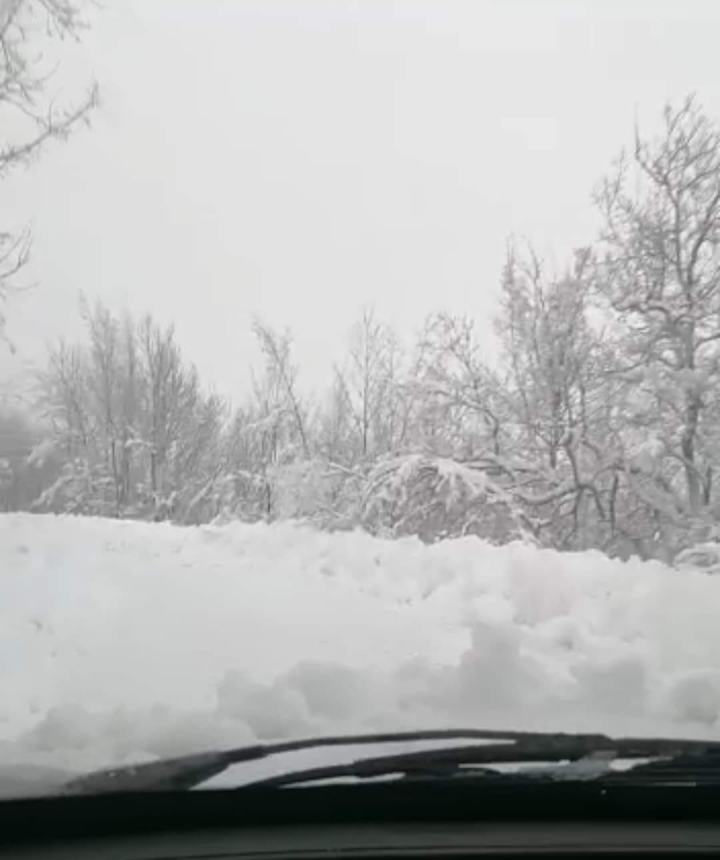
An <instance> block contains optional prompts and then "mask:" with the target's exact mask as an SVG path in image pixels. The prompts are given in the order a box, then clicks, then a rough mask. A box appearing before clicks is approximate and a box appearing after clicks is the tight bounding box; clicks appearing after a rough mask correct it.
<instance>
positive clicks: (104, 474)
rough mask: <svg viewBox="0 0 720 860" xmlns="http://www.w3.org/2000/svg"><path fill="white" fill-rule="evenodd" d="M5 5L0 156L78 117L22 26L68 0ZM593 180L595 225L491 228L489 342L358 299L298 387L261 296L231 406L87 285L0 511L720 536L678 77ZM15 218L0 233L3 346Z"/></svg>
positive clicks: (16, 429)
mask: <svg viewBox="0 0 720 860" xmlns="http://www.w3.org/2000/svg"><path fill="white" fill-rule="evenodd" d="M40 9H42V12H43V15H44V17H43V18H42V19H41V18H38V12H39V10H40ZM41 20H42V21H43V22H44V23H43V24H42V26H40V25H39V24H38V21H41ZM0 25H1V26H0V47H1V48H2V51H0V56H1V57H2V59H1V60H0V64H1V65H2V67H3V75H2V79H1V80H0V107H1V108H2V111H3V118H4V127H5V128H6V130H13V129H14V130H15V132H16V134H15V136H14V137H13V136H12V135H11V136H10V137H8V138H7V139H6V140H5V142H4V144H3V146H2V148H1V149H0V179H1V178H3V177H4V176H6V175H7V174H8V173H9V172H11V171H13V170H16V169H17V168H18V167H21V166H25V165H27V164H28V163H30V162H31V161H32V159H33V158H34V157H35V156H36V155H37V153H38V152H39V151H40V150H41V149H42V148H44V147H45V146H46V144H48V142H50V141H53V140H57V139H64V138H66V137H68V136H69V135H70V134H71V133H73V132H74V131H75V130H76V128H77V127H78V126H80V125H82V124H84V123H85V122H86V121H87V119H88V117H89V116H90V115H91V113H92V111H93V110H94V108H95V106H96V102H97V87H96V85H95V84H91V85H90V86H89V87H88V89H87V91H86V92H84V93H79V94H78V95H77V96H76V98H75V99H74V100H72V101H70V102H67V103H65V104H58V102H57V100H56V98H55V97H54V96H53V94H52V92H51V90H50V82H51V81H52V79H53V75H54V73H55V66H54V65H52V64H48V62H47V61H45V60H44V59H43V58H44V54H43V53H42V50H40V49H39V47H38V46H39V45H40V46H42V44H45V43H47V44H49V43H53V42H57V43H62V42H63V41H64V40H67V38H68V37H76V36H77V35H78V34H79V33H80V32H81V30H82V28H83V26H84V21H83V19H82V17H81V15H80V7H79V6H77V5H76V4H75V3H74V2H73V0H44V2H43V3H42V4H38V3H37V2H35V0H14V2H13V3H11V4H8V6H7V8H6V10H5V12H4V17H3V18H2V20H1V21H0ZM38 40H40V42H38ZM70 41H72V39H71V40H70ZM6 137H7V135H6ZM600 167H602V166H600ZM590 179H592V177H591V178H590ZM594 201H595V204H596V207H597V212H598V215H599V223H600V225H601V227H600V229H599V231H598V234H597V235H596V236H595V237H589V241H588V243H587V244H586V245H585V246H584V247H582V248H577V249H576V250H575V252H574V254H573V255H572V258H571V259H569V260H567V261H566V263H565V265H564V266H560V267H558V266H550V265H548V264H547V263H546V262H545V261H544V260H543V259H542V258H541V255H539V254H538V253H537V252H536V251H535V250H534V249H533V247H532V245H531V244H529V243H527V242H520V241H516V240H512V241H509V242H508V247H507V251H506V256H505V262H504V265H503V267H502V271H501V272H499V273H498V277H499V279H500V301H499V304H498V307H497V310H496V315H495V320H494V325H495V333H496V338H497V348H496V345H493V348H492V349H488V344H487V343H486V342H483V337H482V336H481V335H480V334H479V331H480V328H479V327H478V326H477V322H476V321H474V320H472V319H470V318H466V317H458V316H454V315H451V314H447V313H436V314H433V315H432V316H430V317H429V318H428V319H427V320H426V321H425V324H424V326H423V327H422V330H421V331H420V332H418V333H417V336H416V337H415V338H414V340H413V341H412V342H407V340H406V339H404V338H401V337H400V336H399V335H398V334H397V333H396V332H395V331H393V329H392V328H391V327H390V326H389V325H388V324H387V323H386V322H385V321H383V319H382V318H381V317H380V316H379V315H378V314H377V313H376V312H375V311H373V310H372V309H366V310H365V311H364V312H363V313H362V314H361V315H360V318H359V319H358V320H357V321H356V323H355V324H354V326H353V327H352V329H351V331H350V332H349V333H348V348H347V354H346V355H345V356H344V358H342V359H341V360H340V361H339V362H338V363H337V365H336V366H334V367H333V372H332V382H331V384H330V385H329V386H328V387H327V390H322V391H315V392H314V393H313V394H312V395H311V396H309V395H308V394H307V388H306V386H305V384H304V381H303V379H302V375H301V373H302V368H300V367H299V366H298V363H297V361H296V359H295V356H294V354H293V339H292V333H291V332H287V331H280V330H276V329H274V328H273V327H272V326H271V325H269V324H268V323H267V322H266V321H263V320H259V319H258V320H255V321H254V322H253V323H252V328H251V331H248V332H247V336H248V337H254V338H255V339H256V341H257V344H258V346H259V348H260V353H261V355H262V364H261V366H259V367H257V368H255V369H254V373H253V377H252V379H253V382H252V386H251V390H250V391H249V392H247V394H246V397H245V400H244V402H241V403H240V404H239V405H233V406H231V405H230V404H229V403H227V402H225V401H224V400H223V399H222V398H221V397H219V396H217V395H215V394H212V393H210V391H209V389H208V388H207V387H206V385H205V383H204V381H203V380H201V379H200V378H199V376H198V373H197V371H196V369H195V368H194V367H193V365H192V363H191V362H190V361H188V358H187V356H185V355H183V354H182V351H181V349H180V345H179V343H178V340H177V338H176V337H175V334H174V331H173V327H172V325H171V324H170V321H169V320H165V319H164V320H158V319H153V318H151V317H149V316H144V317H139V318H138V317H132V316H130V315H128V314H123V313H117V312H115V311H114V310H112V309H110V308H107V307H103V306H101V305H99V304H92V303H84V304H83V305H82V307H80V308H79V312H80V313H81V314H82V318H83V321H84V331H85V337H84V338H83V340H82V341H81V342H76V343H74V342H60V343H57V344H55V345H54V346H53V347H52V348H51V349H50V351H49V354H48V355H47V357H46V360H45V363H44V367H43V368H42V371H41V372H40V373H39V374H38V378H37V385H36V386H35V392H36V393H35V394H34V395H33V398H32V402H27V403H25V404H24V406H23V407H22V409H20V408H17V407H14V406H8V405H6V406H3V407H2V409H1V410H0V510H4V511H13V510H27V511H37V512H65V513H74V514H82V515H93V516H105V517H115V518H137V519H143V520H151V521H171V522H175V523H179V524H199V523H208V522H213V521H227V520H230V519H240V520H243V521H247V522H257V521H274V520H278V519H300V520H304V521H307V522H310V523H312V524H314V525H315V526H317V527H319V528H324V529H334V530H337V529H353V528H363V529H365V530H367V531H369V532H370V533H372V534H377V535H384V536H389V537H400V536H404V535H416V536H418V537H419V538H420V539H422V540H423V541H425V542H434V541H437V540H440V539H443V538H453V537H459V536H463V535H477V536H480V537H482V538H485V539H487V540H489V541H492V542H495V543H505V542H508V541H511V540H514V539H518V538H520V539H523V540H527V541H532V542H534V543H536V544H538V545H540V546H548V547H554V548H557V549H561V550H578V549H588V548H594V549H598V550H601V551H602V552H604V553H607V554H609V555H612V556H618V557H621V558H627V557H629V556H631V555H638V556H640V557H642V558H660V559H662V560H665V561H672V560H674V559H676V558H677V557H678V554H679V553H681V552H683V551H686V550H687V549H688V548H690V547H693V546H695V545H697V544H702V543H705V542H708V541H711V542H712V541H715V540H716V539H720V535H719V534H718V523H720V490H719V489H718V482H717V481H716V480H715V476H716V474H717V472H718V468H719V467H720V444H719V441H720V125H719V124H718V122H717V120H716V119H714V118H713V117H711V116H708V115H707V114H706V113H705V112H704V110H703V108H702V105H700V104H699V102H698V101H697V100H696V99H695V98H693V97H688V98H686V99H685V100H684V101H681V102H679V103H674V104H668V105H667V106H666V108H665V109H664V111H663V113H662V117H661V122H660V124H659V126H658V131H657V132H655V131H654V132H653V133H652V134H647V133H645V132H643V131H642V130H641V129H638V128H636V130H635V138H634V146H633V147H632V148H631V150H630V151H628V152H621V153H620V155H619V156H618V157H617V159H616V160H615V162H614V163H613V164H612V165H611V166H610V168H609V170H608V171H607V173H606V175H605V176H604V178H603V179H601V181H600V182H599V183H598V184H597V185H596V187H595V192H594ZM30 240H31V237H30V235H29V234H28V233H27V232H25V231H20V232H12V231H5V232H1V233H0V348H2V349H9V348H10V344H9V342H8V341H7V333H6V331H5V330H6V325H5V317H6V315H7V314H9V313H11V312H12V309H13V301H12V299H13V294H14V291H15V289H16V276H17V274H18V273H19V272H21V271H22V270H23V268H24V266H25V263H26V262H27V259H28V255H29V251H30V244H31V242H30ZM39 288H40V289H42V288H44V286H43V285H41V286H40V287H39ZM484 288H485V289H486V288H487V285H482V284H478V290H482V289H484ZM491 356H492V359H491Z"/></svg>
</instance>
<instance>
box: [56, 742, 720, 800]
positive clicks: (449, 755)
mask: <svg viewBox="0 0 720 860" xmlns="http://www.w3.org/2000/svg"><path fill="white" fill-rule="evenodd" d="M459 739H464V740H476V741H486V743H484V744H473V745H471V746H468V745H463V746H453V747H448V748H440V749H428V750H421V751H418V752H410V753H394V754H388V755H381V756H375V757H366V758H361V759H358V760H356V761H353V762H350V763H347V764H339V765H326V766H319V767H314V768H308V769H305V770H297V771H289V772H287V773H283V774H280V775H278V776H272V777H265V778H261V779H257V780H253V781H252V782H250V783H245V784H243V785H242V786H240V788H239V789H238V790H242V789H245V788H256V787H259V786H265V787H269V786H275V787H280V786H288V785H293V784H297V783H302V782H312V781H317V780H329V779H334V778H338V777H357V778H372V777H380V776H388V775H393V774H400V775H404V776H436V777H438V776H440V777H445V776H451V775H452V776H456V775H458V773H462V770H461V769H462V768H463V767H467V766H472V765H485V766H486V767H485V768H483V769H482V770H481V771H480V773H482V774H483V775H484V776H493V775H494V776H497V777H499V778H505V776H504V775H503V774H501V773H499V772H497V771H493V770H492V769H491V768H490V767H489V766H490V765H499V764H531V763H533V762H546V763H549V762H566V761H570V762H577V761H579V760H581V759H588V758H592V757H598V756H604V757H606V758H608V760H611V759H612V760H614V759H626V760H628V759H629V760H632V759H640V760H643V761H645V760H647V759H653V758H666V759H673V758H675V757H677V756H682V755H688V754H692V755H693V757H696V756H702V755H703V754H705V753H707V752H708V751H713V752H715V753H716V754H717V755H720V742H713V741H697V740H681V739H678V740H675V739H663V738H610V737H607V736H605V735H596V734H557V733H542V732H503V731H486V730H482V729H445V730H437V731H417V732H393V733H384V734H363V735H338V736H330V737H319V738H309V739H304V740H293V741H283V742H280V743H272V744H256V745H253V746H245V747H237V748H235V749H229V750H218V751H215V752H208V753H198V754H195V755H189V756H182V757H181V758H175V759H164V760H161V761H158V762H151V763H149V764H140V765H136V766H130V767H122V768H116V769H112V770H105V771H98V772H95V773H91V774H89V775H87V776H81V777H79V778H76V779H74V780H71V781H70V782H68V783H66V784H65V786H64V787H63V790H64V791H65V792H70V793H104V792H129V791H130V792H133V791H178V790H185V789H190V788H193V787H194V786H197V785H199V784H201V783H203V782H205V781H207V780H208V779H210V778H211V777H213V776H217V775H218V774H220V773H222V772H223V771H224V770H226V769H227V768H229V767H231V766H232V765H235V764H239V763H242V762H248V761H256V760H258V759H263V758H267V757H269V756H272V755H278V754H280V753H286V752H294V751H298V750H304V749H313V748H321V747H335V746H338V747H339V746H353V745H357V744H385V743H402V742H408V741H436V740H459ZM477 773H478V771H477V770H476V771H475V772H474V775H477Z"/></svg>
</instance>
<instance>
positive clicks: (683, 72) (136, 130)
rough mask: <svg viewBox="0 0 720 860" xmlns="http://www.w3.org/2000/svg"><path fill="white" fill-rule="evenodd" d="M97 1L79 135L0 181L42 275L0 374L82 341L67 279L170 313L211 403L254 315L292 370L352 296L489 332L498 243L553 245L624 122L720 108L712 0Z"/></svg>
mask: <svg viewBox="0 0 720 860" xmlns="http://www.w3.org/2000/svg"><path fill="white" fill-rule="evenodd" d="M104 5H105V9H104V10H102V11H101V12H100V13H99V14H98V15H97V16H96V24H95V27H94V29H93V31H92V33H91V34H90V35H89V36H88V38H87V39H86V41H85V44H84V45H83V46H82V47H81V48H80V49H79V51H80V52H82V58H81V61H82V63H83V64H84V65H85V66H87V67H88V68H91V69H92V70H93V72H94V74H95V76H96V77H97V78H98V80H99V81H100V84H101V87H102V98H103V104H102V107H101V109H100V111H99V112H98V113H97V115H96V117H95V121H94V125H93V128H92V129H91V130H90V131H89V132H82V133H81V134H79V135H78V136H76V137H75V138H73V139H72V140H71V141H70V142H69V143H68V144H66V145H62V146H58V147H55V148H54V149H52V150H51V151H50V150H49V151H47V152H46V154H45V156H44V158H43V159H42V161H40V162H38V163H37V164H35V165H33V166H32V168H31V170H29V171H24V172H23V173H22V174H16V175H15V176H14V177H12V179H11V180H9V181H6V182H5V184H4V186H3V188H4V195H3V197H2V205H1V206H0V215H1V216H2V219H3V222H4V223H3V226H5V225H7V224H10V225H13V224H19V223H23V222H24V221H30V220H31V221H32V223H33V226H34V231H35V250H34V258H33V263H32V267H31V271H30V272H29V273H28V278H29V279H31V280H32V281H34V282H37V284H38V286H37V287H36V289H35V290H33V291H32V292H31V293H28V294H26V295H25V296H24V297H23V298H22V299H20V300H17V301H15V302H14V304H13V305H12V306H11V307H9V308H8V311H9V332H10V334H11V336H12V338H13V340H14V341H15V343H16V344H17V346H18V350H19V351H18V355H17V356H16V357H14V358H11V357H10V356H9V355H7V353H6V352H3V354H2V355H0V376H2V377H4V378H5V379H7V378H9V377H13V378H17V377H18V374H20V373H21V371H22V370H23V369H24V368H27V367H32V366H33V365H34V364H35V363H36V362H37V361H38V359H39V358H40V357H41V356H42V352H43V349H44V344H45V342H46V341H47V340H48V339H52V338H55V337H57V336H59V335H61V334H65V335H67V336H75V335H77V334H78V333H79V329H80V325H79V322H78V314H77V308H78V302H77V299H78V295H79V293H80V292H81V291H82V292H84V293H85V294H86V295H87V296H88V297H89V298H90V299H94V298H99V299H101V300H102V301H104V302H106V303H107V304H109V305H110V306H111V307H112V308H114V309H118V310H121V309H124V308H129V309H130V310H132V311H135V312H143V311H150V312H151V313H153V314H154V315H155V316H156V317H157V318H158V319H159V320H160V321H162V322H173V323H175V325H176V329H177V332H178V336H179V340H180V342H181V344H182V346H183V347H184V350H185V353H186V356H187V358H188V359H189V360H192V361H194V362H195V363H196V364H197V366H198V368H199V370H200V372H201V374H202V376H203V377H204V379H205V381H206V382H207V383H208V384H210V385H213V386H215V387H216V388H217V389H218V390H220V391H222V392H223V393H226V394H229V395H231V396H233V397H239V396H240V395H241V394H242V392H243V390H244V388H245V386H246V384H247V379H248V375H247V367H248V364H249V362H250V361H253V360H255V358H256V353H255V347H254V344H253V342H252V338H251V335H250V331H249V323H250V320H251V318H252V315H253V314H255V313H258V314H260V315H261V316H262V317H263V318H265V319H266V320H267V321H268V322H270V323H272V324H273V325H276V326H285V325H287V326H290V327H291V328H292V329H293V330H294V332H295V336H296V344H297V353H296V355H297V358H298V360H299V361H300V363H301V365H302V371H303V374H304V376H305V381H306V384H310V383H313V382H317V381H323V380H324V378H325V375H326V372H327V369H328V368H329V367H330V365H331V362H332V361H333V360H335V359H337V358H339V357H340V356H341V354H342V350H343V347H344V345H345V343H346V340H347V329H348V327H349V326H350V324H351V323H352V322H353V320H354V319H355V318H356V317H357V315H358V313H359V311H360V309H361V307H362V306H363V305H364V304H374V305H375V306H376V308H377V310H378V312H379V313H380V314H381V315H382V316H384V317H385V318H387V319H388V320H389V321H391V322H392V323H394V324H395V325H397V326H398V327H399V328H400V329H401V331H402V332H404V333H406V334H408V335H411V334H412V332H413V331H414V329H415V328H416V327H417V326H418V325H419V324H420V322H421V320H422V319H423V317H424V316H425V315H426V314H427V313H428V312H430V311H432V310H436V309H439V308H443V309H447V310H449V311H453V312H463V313H469V314H472V315H474V316H475V317H476V318H477V319H478V321H479V323H480V325H481V326H482V327H483V329H484V330H485V331H487V332H488V341H490V334H489V332H490V325H489V321H490V317H491V315H492V313H493V309H494V305H495V301H496V296H497V283H498V277H499V270H500V266H501V264H502V257H503V252H504V247H505V240H506V237H507V236H508V234H510V233H517V234H524V235H527V236H528V237H529V238H531V239H532V240H533V241H534V242H535V243H537V245H538V246H539V247H541V248H543V249H548V248H553V249H554V250H555V252H556V253H557V255H558V259H562V256H563V254H564V253H565V252H566V251H567V250H568V249H569V248H570V247H572V245H573V244H576V243H580V242H585V241H587V240H588V239H590V238H592V235H593V231H594V224H595V220H594V213H593V210H592V205H591V202H590V193H591V190H592V188H593V186H594V185H595V183H596V182H597V181H598V179H599V178H600V177H601V176H602V175H603V173H604V172H605V171H606V169H607V167H608V165H609V162H610V160H611V158H612V157H613V156H614V155H615V154H616V153H617V151H618V149H619V148H620V147H621V146H622V145H624V144H626V143H628V141H629V140H630V139H631V136H632V129H633V122H634V117H635V115H636V113H637V114H638V115H639V119H640V122H641V125H645V126H651V125H652V124H653V123H654V122H655V119H656V117H657V114H658V112H659V109H660V108H661V106H662V104H663V102H664V101H665V99H666V98H668V97H671V98H676V97H680V96H682V95H684V94H685V93H687V92H688V91H696V92H697V93H698V95H699V97H700V99H701V100H702V102H703V103H704V105H705V107H706V109H707V110H708V111H709V112H710V113H711V114H713V115H714V116H717V117H718V119H720V74H719V70H720V66H719V65H718V62H719V61H718V48H717V45H718V41H719V39H720V3H718V2H717V0H708V2H704V3H701V2H694V3H693V2H690V0H678V2H673V3H666V2H661V0H647V2H629V0H595V2H583V0H572V2H570V0H568V2H549V0H548V2H545V0H526V2H521V0H495V2H483V0H467V2H460V0H458V2H452V0H434V2H424V1H423V0H407V2H391V0H355V2H351V0H325V2H321V0H316V2H312V0H285V2H280V0H254V2H252V0H105V2H104ZM2 364H4V365H5V366H4V367H2Z"/></svg>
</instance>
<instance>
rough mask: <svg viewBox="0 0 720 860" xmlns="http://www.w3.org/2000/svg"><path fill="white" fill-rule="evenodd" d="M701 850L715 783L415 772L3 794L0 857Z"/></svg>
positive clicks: (709, 841)
mask: <svg viewBox="0 0 720 860" xmlns="http://www.w3.org/2000/svg"><path fill="white" fill-rule="evenodd" d="M456 782H457V781H456ZM698 853H702V854H713V855H717V856H719V857H720V787H718V788H715V787H712V786H697V787H695V786H689V785H683V786H677V787H672V786H650V785H648V786H622V787H617V786H613V787H606V788H603V787H602V786H600V785H593V784H591V783H568V784H559V785H554V784H549V785H546V784H542V785H536V786H529V785H525V786H482V784H481V783H475V782H469V781H468V782H463V783H461V784H455V783H453V782H452V781H442V780H427V781H425V780H418V781H399V782H390V783H387V782H386V783H374V784H361V785H335V786H314V787H311V788H292V789H281V790H278V789H257V790H235V791H233V790H225V791H192V792H177V793H148V794H117V795H98V796H90V797H71V796H66V797H48V798H35V799H28V800H17V801H10V802H4V803H2V804H0V856H2V857H7V858H17V860H20V859H21V858H24V860H34V858H47V860H71V858H72V860H85V859H86V858H87V860H90V858H108V860H161V858H162V860H170V858H186V860H189V859H190V858H198V860H199V858H203V860H216V858H217V860H219V859H220V858H225V859H226V860H229V858H247V860H250V858H265V860H271V858H272V860H281V858H303V860H305V858H306V860H316V858H317V860H320V858H324V860H334V858H370V857H372V858H396V857H397V858H399V857H403V858H412V857H418V858H442V857H453V856H463V857H473V856H476V857H483V858H488V857H498V858H500V857H502V858H508V857H519V856H521V855H522V856H527V855H531V854H542V855H545V856H547V855H555V854H557V855H562V856H563V857H565V858H573V857H580V856H582V857H584V858H588V857H604V856H607V855H610V854H611V855H613V857H630V856H633V857H637V855H638V854H642V855H645V856H648V855H660V854H662V855H663V856H667V855H672V856H677V857H681V856H687V855H690V854H692V855H696V854H698Z"/></svg>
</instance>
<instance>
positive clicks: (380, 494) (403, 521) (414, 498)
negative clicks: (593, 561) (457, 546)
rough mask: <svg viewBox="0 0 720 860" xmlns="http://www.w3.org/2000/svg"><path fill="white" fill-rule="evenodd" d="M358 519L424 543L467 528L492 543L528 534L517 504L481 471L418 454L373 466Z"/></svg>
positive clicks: (378, 530) (370, 526) (376, 531)
mask: <svg viewBox="0 0 720 860" xmlns="http://www.w3.org/2000/svg"><path fill="white" fill-rule="evenodd" d="M361 522H362V525H363V526H364V527H365V528H367V529H368V531H370V532H372V533H374V534H381V535H387V536H389V537H399V536H401V535H417V536H418V537H419V538H420V539H421V540H423V541H425V542H426V543H432V542H434V541H437V540H441V539H443V538H451V537H461V536H463V535H469V534H472V535H477V536H478V537H482V538H485V539H486V540H490V541H492V542H494V543H506V542H508V541H511V540H513V539H516V538H526V537H528V535H527V532H526V530H525V528H524V527H523V518H522V513H521V512H520V510H519V509H518V508H517V507H516V506H515V505H514V504H513V502H512V499H511V497H510V496H509V495H508V494H507V493H506V492H505V491H504V490H503V489H502V487H500V486H499V485H498V484H496V483H495V482H494V481H492V480H491V479H490V478H489V477H488V476H487V475H486V474H485V473H484V472H482V471H481V470H479V469H476V468H472V467H470V466H467V465H464V464H462V463H458V462H456V461H454V460H449V459H445V458H442V457H433V456H427V455H422V454H411V455H406V456H402V457H396V458H392V459H389V460H385V461H382V462H380V463H379V464H378V465H377V466H375V468H374V469H373V470H372V471H371V473H370V476H369V478H368V481H367V486H366V489H365V494H364V498H363V501H362V509H361Z"/></svg>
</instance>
